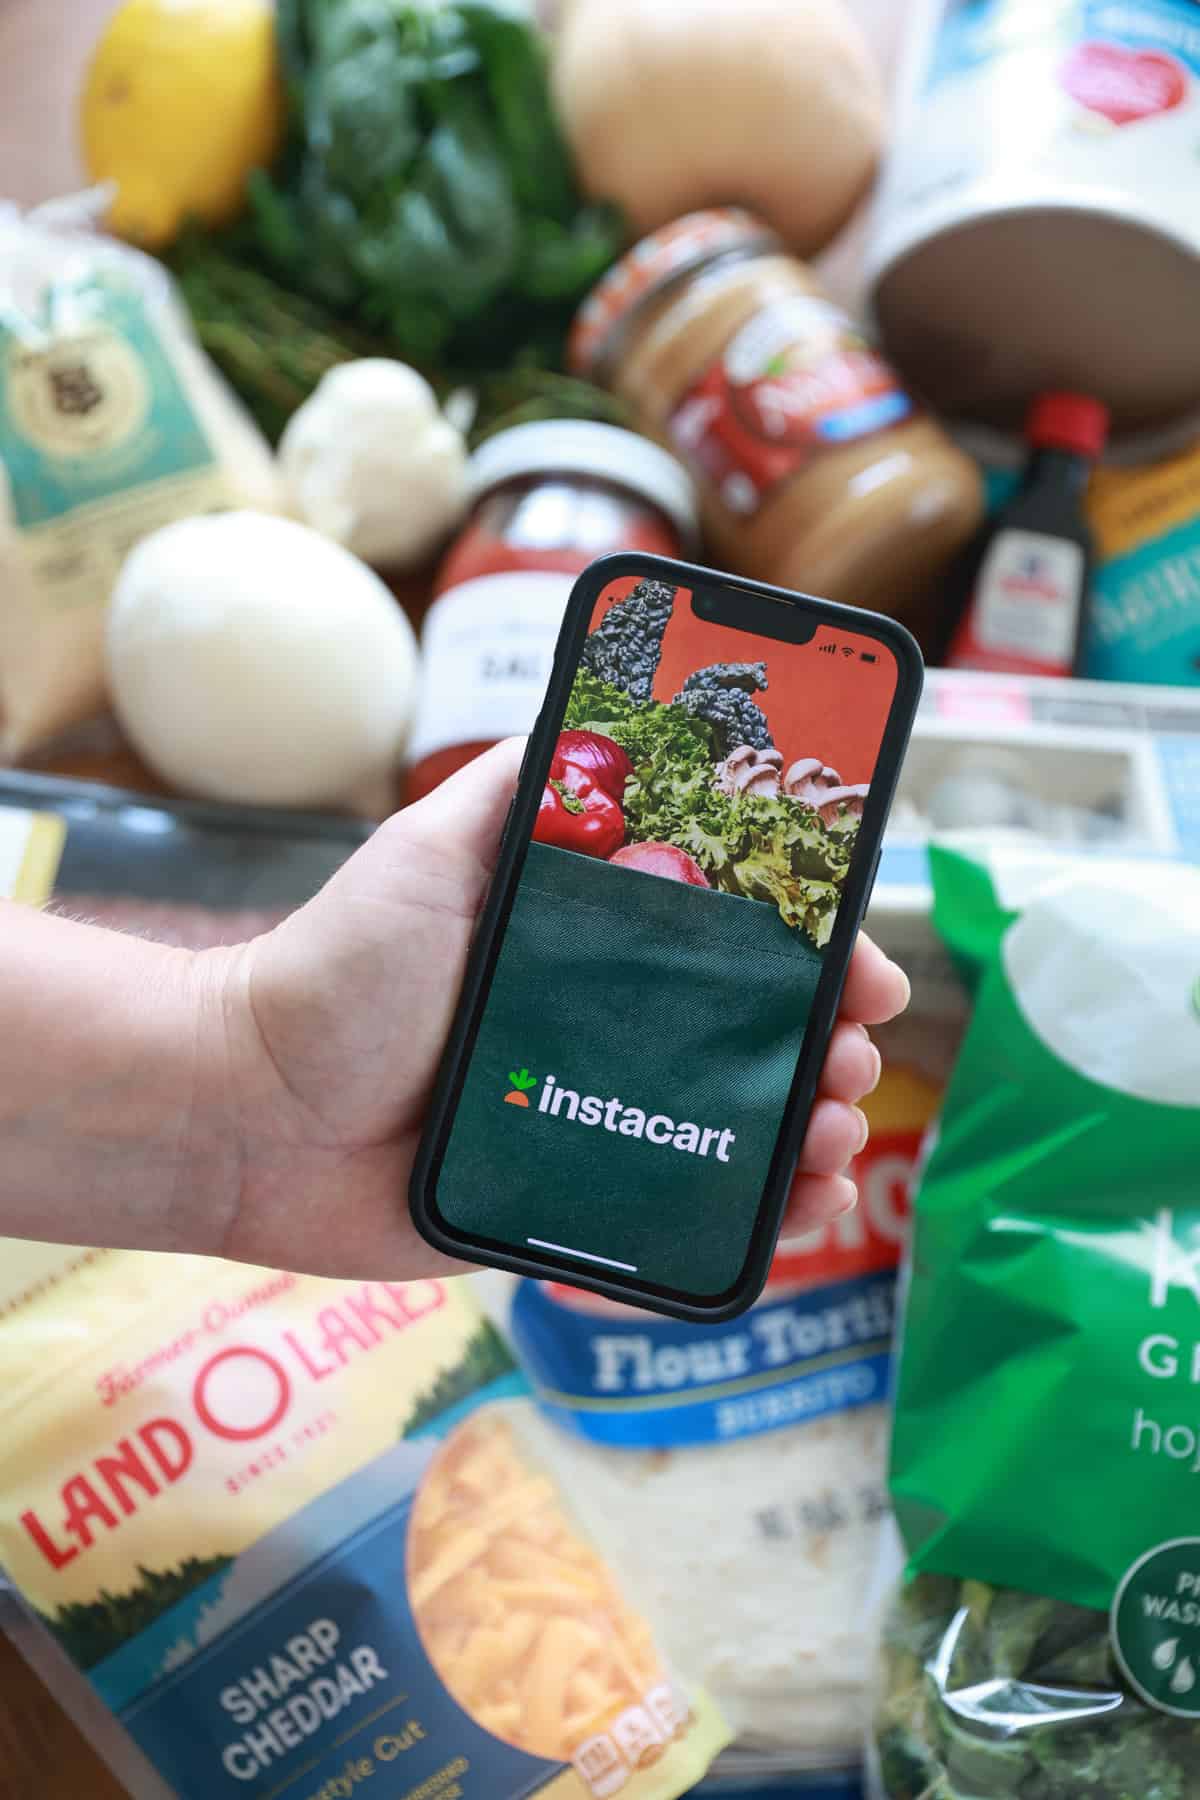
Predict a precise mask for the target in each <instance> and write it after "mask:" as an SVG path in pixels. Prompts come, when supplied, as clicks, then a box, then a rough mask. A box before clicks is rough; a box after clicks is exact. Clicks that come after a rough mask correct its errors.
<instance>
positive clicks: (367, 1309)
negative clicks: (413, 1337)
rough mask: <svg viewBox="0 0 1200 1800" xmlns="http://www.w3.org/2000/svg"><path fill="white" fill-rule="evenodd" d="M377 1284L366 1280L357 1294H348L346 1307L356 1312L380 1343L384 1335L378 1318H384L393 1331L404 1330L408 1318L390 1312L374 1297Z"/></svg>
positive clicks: (357, 1317) (363, 1324)
mask: <svg viewBox="0 0 1200 1800" xmlns="http://www.w3.org/2000/svg"><path fill="white" fill-rule="evenodd" d="M375 1285H376V1283H375V1282H373V1281H364V1282H363V1284H362V1287H361V1288H360V1289H359V1291H358V1293H357V1294H347V1295H346V1307H347V1310H348V1311H349V1312H352V1313H353V1314H354V1317H355V1318H356V1319H357V1320H358V1322H359V1324H360V1325H362V1326H364V1327H365V1329H366V1330H368V1331H370V1332H371V1333H372V1335H373V1337H374V1340H375V1342H376V1343H378V1342H379V1341H380V1339H381V1338H382V1337H383V1332H382V1331H381V1330H380V1329H379V1327H378V1325H376V1324H375V1320H376V1319H382V1321H383V1323H384V1324H385V1325H387V1326H388V1327H389V1328H390V1329H391V1330H392V1331H403V1330H404V1327H405V1326H406V1325H407V1323H408V1320H407V1319H406V1318H404V1316H403V1315H402V1314H400V1315H397V1314H396V1313H393V1312H388V1310H387V1308H386V1307H383V1306H380V1304H379V1302H378V1300H376V1299H374V1298H373V1297H372V1293H371V1290H372V1288H373V1287H375Z"/></svg>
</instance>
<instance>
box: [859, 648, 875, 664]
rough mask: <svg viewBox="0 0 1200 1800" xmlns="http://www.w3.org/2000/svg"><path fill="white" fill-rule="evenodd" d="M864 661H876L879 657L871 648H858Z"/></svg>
mask: <svg viewBox="0 0 1200 1800" xmlns="http://www.w3.org/2000/svg"><path fill="white" fill-rule="evenodd" d="M858 654H859V655H860V656H861V657H862V659H863V661H864V662H878V661H879V658H878V657H877V656H876V654H875V652H874V651H873V650H860V651H859V653H858Z"/></svg>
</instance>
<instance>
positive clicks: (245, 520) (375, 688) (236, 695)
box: [107, 512, 417, 806]
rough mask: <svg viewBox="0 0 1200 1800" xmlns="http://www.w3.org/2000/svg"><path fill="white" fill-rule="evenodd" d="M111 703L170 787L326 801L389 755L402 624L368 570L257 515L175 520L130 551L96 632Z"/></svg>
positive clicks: (393, 750)
mask: <svg viewBox="0 0 1200 1800" xmlns="http://www.w3.org/2000/svg"><path fill="white" fill-rule="evenodd" d="M107 658H108V675H109V683H110V688H111V693H112V699H113V705H114V708H115V710H116V712H117V715H118V717H119V719H120V721H121V724H122V725H123V727H124V729H125V731H126V733H127V734H128V736H129V738H130V740H131V742H132V743H133V745H134V747H135V748H136V749H137V750H138V751H139V752H140V754H141V755H142V756H143V757H144V759H145V760H146V762H147V763H149V764H150V766H151V767H152V768H153V769H154V770H156V771H157V773H158V774H159V775H160V776H162V777H163V779H164V780H165V781H167V782H168V783H169V784H170V785H171V786H173V787H176V788H178V789H180V790H181V791H183V792H185V793H192V794H200V795H204V796H207V797H209V798H212V799H218V800H235V801H244V802H252V803H257V804H262V805H280V806H325V805H337V804H338V803H340V802H342V801H346V800H348V799H350V798H351V797H352V796H353V795H354V794H355V793H356V792H358V791H360V790H361V789H362V788H364V787H365V786H367V785H368V784H370V783H371V782H372V781H377V780H378V778H379V776H380V775H381V774H384V773H386V772H387V771H389V770H392V769H394V768H395V767H396V765H397V764H398V762H399V759H400V755H401V752H402V750H403V746H404V741H405V737H406V735H407V732H408V728H409V724H410V721H411V717H412V712H413V706H414V701H415V688H416V671H417V649H416V639H415V637H414V634H413V630H412V627H411V626H410V624H409V623H408V620H407V619H406V618H405V616H404V614H403V612H402V611H401V610H400V607H399V604H398V603H397V601H396V600H395V599H394V597H393V596H392V594H391V593H390V592H389V591H388V589H387V588H386V587H385V586H384V584H383V582H382V581H381V580H380V579H379V577H378V576H377V575H375V574H373V573H372V571H371V570H370V569H368V568H367V567H366V565H365V564H364V563H361V562H359V560H358V559H357V557H354V556H352V555H351V554H350V552H349V551H347V550H344V549H342V548H341V546H340V545H338V544H335V543H332V542H330V540H329V539H328V538H325V537H323V536H321V535H320V534H319V533H317V532H315V531H311V530H309V528H308V527H307V526H304V525H299V524H295V523H294V522H292V521H291V520H288V519H280V518H272V517H270V516H268V515H267V514H265V513H252V512H230V513H219V514H215V515H211V516H208V517H204V518H194V519H182V520H179V521H178V522H177V523H175V524H173V525H167V526H165V527H164V528H163V529H162V530H161V531H156V532H154V533H153V534H152V535H151V536H150V537H148V538H145V539H144V540H143V541H142V543H140V544H139V545H138V546H137V547H136V548H135V549H134V550H133V551H132V553H131V554H130V556H129V557H128V559H127V561H126V562H125V565H124V567H123V569H122V571H121V574H120V577H119V579H118V581H117V585H116V589H115V591H114V594H113V600H112V606H111V609H110V613H109V619H108V634H107Z"/></svg>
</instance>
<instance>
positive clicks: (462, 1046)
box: [409, 552, 924, 1323]
mask: <svg viewBox="0 0 1200 1800" xmlns="http://www.w3.org/2000/svg"><path fill="white" fill-rule="evenodd" d="M623 577H636V578H638V579H641V578H642V577H649V578H651V579H657V580H660V581H664V582H668V583H670V584H671V585H672V586H675V587H682V588H689V589H692V590H695V589H697V588H701V589H708V590H711V589H721V590H723V591H725V592H728V593H735V594H736V593H742V594H747V595H752V596H761V597H763V598H766V599H768V600H773V601H784V602H786V603H788V604H789V605H792V606H795V607H798V608H801V609H802V610H803V611H805V612H806V613H807V614H808V615H810V616H812V617H813V618H814V620H815V624H817V625H820V624H829V625H832V626H834V627H841V628H842V629H844V630H846V631H850V632H854V633H855V634H856V635H857V636H860V637H873V638H877V639H878V640H879V641H880V642H881V643H883V644H886V645H887V647H888V648H889V649H890V650H891V651H892V652H893V654H894V655H895V658H896V665H897V682H896V691H895V695H894V697H893V700H892V706H891V711H890V713H889V715H888V720H887V725H886V727H885V730H884V735H883V741H882V743H881V745H880V751H879V760H878V762H877V764H876V767H875V771H874V774H873V776H872V779H871V784H870V793H869V794H868V797H867V803H866V807H865V809H864V813H863V818H862V822H861V824H860V826H859V831H858V838H857V843H856V847H855V852H854V857H853V861H852V863H851V867H850V872H849V875H848V877H847V880H846V884H845V888H844V891H843V895H842V899H841V902H840V904H839V907H838V914H837V919H836V922H835V924H834V928H833V933H832V936H831V938H830V941H829V944H828V947H827V949H826V951H825V959H824V968H823V971H822V974H821V978H820V980H819V982H818V985H817V991H816V995H815V997H814V1000H813V1004H812V1009H811V1012H810V1015H809V1022H808V1028H807V1031H806V1033H805V1037H804V1043H803V1046H802V1049H801V1053H800V1057H799V1060H798V1062H797V1065H796V1073H795V1076H794V1078H793V1081H792V1086H791V1091H790V1093H789V1095H788V1099H787V1102H786V1104H785V1106H784V1108H783V1111H782V1113H781V1115H780V1130H779V1137H778V1140H777V1142H776V1145H775V1150H774V1154H773V1156H772V1158H771V1163H770V1167H769V1169H768V1173H767V1179H766V1182H765V1184H764V1188H763V1195H762V1199H761V1201H760V1203H759V1208H758V1213H757V1215H756V1218H755V1222H754V1227H753V1230H752V1234H751V1240H750V1247H749V1250H748V1252H747V1256H746V1261H745V1263H744V1265H743V1267H742V1271H741V1274H740V1276H739V1279H738V1281H737V1282H736V1284H735V1285H734V1287H733V1289H732V1290H730V1291H729V1292H727V1293H726V1294H723V1295H720V1296H718V1297H717V1298H716V1300H715V1301H712V1302H708V1301H704V1300H701V1299H693V1300H688V1299H685V1298H681V1297H680V1296H678V1295H670V1294H667V1293H665V1292H663V1291H662V1290H656V1289H654V1288H653V1287H651V1286H649V1285H648V1284H642V1283H638V1282H636V1281H625V1280H622V1279H620V1278H614V1277H612V1276H611V1275H604V1274H600V1273H592V1272H591V1271H590V1270H588V1269H587V1268H581V1267H580V1266H579V1264H578V1263H577V1262H574V1261H570V1260H568V1259H567V1258H565V1257H564V1258H558V1257H555V1256H553V1255H550V1254H546V1255H542V1256H538V1255H530V1254H526V1253H524V1252H522V1251H518V1250H516V1249H512V1248H497V1247H495V1246H494V1245H490V1244H486V1243H484V1242H480V1241H475V1240H469V1239H467V1238H465V1237H460V1236H459V1235H458V1234H457V1233H455V1232H452V1231H450V1230H448V1229H447V1228H446V1227H445V1226H443V1224H442V1223H441V1221H440V1219H439V1217H438V1213H437V1205H436V1192H437V1175H438V1168H439V1165H440V1162H441V1158H442V1155H443V1153H444V1150H445V1146H446V1142H447V1139H448V1137H449V1133H450V1128H451V1126H452V1124H453V1120H454V1115H455V1111H456V1108H457V1104H458V1097H459V1093H460V1090H461V1087H462V1084H463V1081H464V1080H465V1078H466V1073H467V1070H468V1068H469V1066H470V1061H471V1050H472V1046H473V1043H474V1040H475V1036H476V1033H477V1030H478V1024H479V1020H480V1018H481V1017H482V1013H483V1009H484V1006H485V1005H486V999H487V992H488V988H489V986H490V983H491V976H492V971H493V968H494V966H495V962H496V958H497V955H498V953H499V950H500V945H501V943H502V942H503V939H504V932H505V927H506V924H507V921H508V916H509V913H510V912H511V909H512V904H513V900H514V897H515V894H516V889H517V884H518V883H519V881H520V878H521V871H522V868H523V866H524V862H525V854H526V850H527V848H528V844H529V840H530V837H531V835H532V832H533V825H534V820H535V818H536V816H537V810H538V806H539V805H540V802H541V797H542V790H543V788H544V786H545V782H546V777H547V774H548V772H549V768H550V761H551V758H552V757H553V754H554V748H555V744H556V742H557V738H558V731H559V723H560V721H561V719H562V716H563V713H564V711H565V709H566V705H567V700H568V698H569V695H570V690H571V684H572V682H573V680H574V678H575V670H576V665H577V663H578V660H579V654H580V651H581V649H582V645H583V640H584V638H585V637H586V636H587V631H588V626H589V624H590V622H591V617H592V611H593V608H594V606H595V603H596V601H597V600H598V599H599V597H600V595H601V593H602V592H603V590H604V589H605V588H606V587H607V586H608V585H609V583H610V582H613V581H618V580H620V579H622V578H623ZM923 682H924V663H923V661H922V659H921V652H920V650H919V649H918V647H917V644H916V641H915V639H914V638H913V637H912V636H911V634H910V633H909V632H908V631H906V630H905V628H904V626H903V625H901V624H899V623H898V622H897V621H896V620H895V619H889V618H886V617H884V615H883V614H881V613H872V612H864V611H862V610H860V609H859V608H858V607H853V606H842V605H839V604H838V603H836V602H835V601H832V600H820V599H817V598H815V597H814V596H812V595H809V594H797V593H792V592H789V591H788V590H786V589H784V588H777V587H771V586H769V585H767V584H766V583H764V582H759V581H748V580H746V579H744V578H743V577H741V576H737V575H724V574H721V573H720V572H719V571H715V570H711V569H703V568H699V567H697V566H696V565H694V564H691V563H683V562H675V561H672V560H671V559H669V558H667V557H660V556H649V555H642V554H640V553H633V552H628V553H627V552H621V553H618V554H617V555H615V556H605V557H601V558H600V559H599V560H597V561H596V562H594V563H591V564H590V565H589V566H588V568H586V569H585V570H584V571H583V573H582V574H581V575H580V576H579V578H578V579H577V581H576V582H575V585H574V587H573V588H572V590H571V596H570V599H569V600H568V602H567V607H566V611H565V613H564V616H563V622H562V626H561V629H560V631H559V635H558V642H557V644H556V646H555V652H554V666H553V669H552V671H551V675H550V682H549V685H548V687H547V690H546V697H545V699H544V700H543V702H542V708H541V711H540V713H539V714H538V718H537V722H536V724H535V725H534V728H533V730H532V732H531V733H530V737H529V743H528V746H527V748H526V751H525V757H524V760H523V761H522V764H521V771H520V775H519V778H518V782H517V791H516V793H515V795H514V796H513V801H512V805H511V806H510V808H509V811H508V817H507V819H506V821H505V825H504V832H503V836H502V839H501V843H500V850H499V855H498V859H497V863H496V871H495V874H494V876H493V878H492V884H491V888H490V889H489V892H488V896H487V899H486V901H485V902H484V905H483V909H482V911H481V913H480V918H479V923H478V926H477V928H476V932H475V936H474V938H473V940H472V944H471V950H470V954H469V957H468V961H467V970H466V974H465V977H464V980H463V988H462V993H461V996H460V998H459V1003H458V1007H457V1010H456V1012H455V1016H454V1022H453V1024H452V1026H451V1029H450V1035H449V1038H448V1039H447V1042H446V1048H445V1051H444V1053H443V1056H442V1061H441V1065H440V1068H439V1071H438V1076H437V1080H436V1082H435V1085H434V1090H433V1094H432V1097H431V1099H430V1103H429V1112H428V1115H427V1118H426V1123H425V1129H424V1132H423V1133H422V1136H421V1142H420V1144H419V1146H418V1149H417V1155H416V1160H415V1164H414V1167H413V1174H412V1180H411V1183H410V1186H409V1205H410V1208H411V1212H412V1218H413V1223H414V1224H415V1225H416V1228H417V1230H418V1231H419V1232H420V1234H421V1236H422V1237H423V1238H424V1239H425V1241H426V1242H427V1243H429V1244H431V1245H432V1246H433V1247H434V1248H435V1249H437V1250H441V1251H443V1252H444V1253H445V1254H446V1255H448V1256H453V1257H457V1258H459V1259H463V1260H468V1261H474V1262H478V1263H482V1264H484V1265H486V1266H487V1267H490V1268H498V1269H506V1270H509V1271H511V1272H512V1273H514V1274H518V1275H530V1276H533V1277H535V1278H537V1279H539V1280H549V1281H565V1282H568V1283H569V1284H570V1285H571V1286H572V1287H577V1288H585V1289H588V1290H589V1291H591V1292H592V1293H597V1294H603V1295H605V1296H607V1297H608V1298H609V1299H611V1300H619V1301H624V1302H626V1303H627V1304H635V1305H640V1306H643V1307H645V1308H646V1309H647V1310H649V1311H653V1312H659V1313H664V1314H666V1315H667V1316H668V1317H669V1318H675V1319H687V1320H691V1321H693V1322H696V1323H702V1322H708V1323H718V1322H720V1321H721V1320H724V1319H731V1318H735V1317H736V1316H737V1315H738V1314H739V1313H741V1312H744V1311H745V1309H746V1308H747V1307H748V1306H750V1305H752V1304H753V1302H754V1301H755V1300H756V1299H757V1298H758V1296H759V1294H760V1293H761V1292H762V1290H763V1287H764V1285H765V1283H766V1279H767V1274H768V1271H769V1269H770V1266H771V1259H772V1257H773V1256H774V1253H775V1245H776V1242H777V1240H778V1237H779V1230H780V1226H781V1224H782V1221H783V1215H784V1211H785V1208H786V1204H787V1196H788V1192H789V1189H790V1187H791V1182H792V1176H793V1174H794V1172H795V1167H796V1162H797V1159H798V1157H799V1154H800V1149H801V1146H802V1144H803V1142H804V1134H805V1131H806V1130H807V1128H808V1119H809V1114H810V1112H811V1110H812V1106H813V1101H814V1098H815V1096H816V1090H817V1083H818V1080H819V1079H820V1073H821V1067H822V1064H823V1063H824V1060H825V1052H826V1049H827V1047H828V1044H829V1038H830V1034H831V1032H832V1030H833V1026H834V1022H835V1020H836V1018H837V1011H838V1006H839V1004H840V1002H841V996H842V988H843V986H844V984H845V980H846V972H847V969H848V967H849V963H850V956H851V952H852V951H853V948H854V941H855V938H856V937H857V935H858V931H859V927H860V926H861V924H862V920H863V915H864V913H865V912H866V909H867V904H868V902H869V900H870V898H871V889H872V887H873V885H874V881H875V873H876V870H877V868H878V864H879V856H880V852H881V848H882V842H883V832H884V826H885V825H886V823H887V817H888V813H889V811H890V810H891V805H892V800H893V798H894V796H895V791H896V784H897V781H898V780H899V775H900V768H901V765H902V763H903V760H904V753H905V750H906V748H907V746H908V740H909V737H910V735H911V732H912V726H913V720H914V718H915V716H916V711H917V706H918V703H919V701H920V697H921V689H922V685H923Z"/></svg>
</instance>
